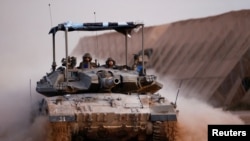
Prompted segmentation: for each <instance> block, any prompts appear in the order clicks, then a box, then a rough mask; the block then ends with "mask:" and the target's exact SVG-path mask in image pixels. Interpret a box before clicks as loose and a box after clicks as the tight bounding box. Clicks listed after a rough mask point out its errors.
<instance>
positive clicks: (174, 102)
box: [174, 80, 182, 106]
mask: <svg viewBox="0 0 250 141" xmlns="http://www.w3.org/2000/svg"><path fill="white" fill-rule="evenodd" d="M181 83H182V80H181V82H180V85H179V88H178V91H177V95H176V99H175V102H174V105H175V106H176V103H177V98H178V95H179V92H180V89H181Z"/></svg>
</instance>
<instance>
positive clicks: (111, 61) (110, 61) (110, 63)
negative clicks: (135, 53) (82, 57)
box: [103, 57, 117, 69]
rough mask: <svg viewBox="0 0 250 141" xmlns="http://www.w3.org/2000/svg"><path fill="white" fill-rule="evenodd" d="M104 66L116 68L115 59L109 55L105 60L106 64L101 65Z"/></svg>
mask: <svg viewBox="0 0 250 141" xmlns="http://www.w3.org/2000/svg"><path fill="white" fill-rule="evenodd" d="M103 66H104V67H105V68H111V69H117V66H116V65H115V60H114V59H112V58H111V57H109V58H108V59H107V60H106V64H105V65H103Z"/></svg>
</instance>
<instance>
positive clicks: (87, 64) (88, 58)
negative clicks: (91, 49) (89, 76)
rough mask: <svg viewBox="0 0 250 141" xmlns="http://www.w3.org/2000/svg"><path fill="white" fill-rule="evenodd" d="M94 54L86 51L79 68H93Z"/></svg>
mask: <svg viewBox="0 0 250 141" xmlns="http://www.w3.org/2000/svg"><path fill="white" fill-rule="evenodd" d="M91 61H92V56H91V55H90V53H85V54H84V55H83V57H82V62H81V63H80V64H79V66H78V67H77V68H78V69H91V68H93V63H91Z"/></svg>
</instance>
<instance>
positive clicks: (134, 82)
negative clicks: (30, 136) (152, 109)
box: [36, 67, 162, 97]
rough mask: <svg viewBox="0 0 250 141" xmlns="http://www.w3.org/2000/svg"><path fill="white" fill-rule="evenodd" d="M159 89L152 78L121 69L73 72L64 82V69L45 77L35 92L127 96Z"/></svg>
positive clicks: (39, 82)
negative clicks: (119, 94)
mask: <svg viewBox="0 0 250 141" xmlns="http://www.w3.org/2000/svg"><path fill="white" fill-rule="evenodd" d="M161 88H162V84H160V83H159V82H157V81H156V76H154V75H143V76H140V75H139V73H138V72H137V71H136V70H127V69H126V70H124V69H106V68H102V67H100V68H95V69H86V70H83V69H72V70H68V75H67V78H66V75H65V69H64V68H62V67H61V68H59V69H57V70H56V71H53V72H51V73H48V74H46V76H44V77H43V78H42V79H41V80H40V81H38V82H37V87H36V90H37V92H39V93H41V94H43V95H45V96H48V97H50V96H58V95H65V94H79V93H87V92H96V93H101V92H107V91H108V92H112V93H124V94H130V93H134V92H139V93H144V94H146V93H154V92H157V91H158V90H160V89H161Z"/></svg>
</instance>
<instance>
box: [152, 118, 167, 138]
mask: <svg viewBox="0 0 250 141" xmlns="http://www.w3.org/2000/svg"><path fill="white" fill-rule="evenodd" d="M153 141H167V138H166V134H165V126H164V124H163V122H161V121H156V122H155V123H154V124H153Z"/></svg>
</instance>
